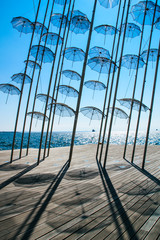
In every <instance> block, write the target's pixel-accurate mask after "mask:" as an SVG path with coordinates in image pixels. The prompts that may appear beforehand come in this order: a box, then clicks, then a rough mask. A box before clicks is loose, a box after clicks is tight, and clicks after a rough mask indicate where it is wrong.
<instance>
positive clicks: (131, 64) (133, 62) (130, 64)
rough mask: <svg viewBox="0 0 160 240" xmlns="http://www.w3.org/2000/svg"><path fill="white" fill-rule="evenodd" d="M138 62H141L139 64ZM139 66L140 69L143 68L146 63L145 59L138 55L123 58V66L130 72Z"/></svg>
mask: <svg viewBox="0 0 160 240" xmlns="http://www.w3.org/2000/svg"><path fill="white" fill-rule="evenodd" d="M138 60H139V63H138ZM137 64H138V67H139V68H142V67H143V66H144V64H145V62H144V61H143V58H141V57H138V56H137V55H134V54H126V55H124V56H123V57H122V62H121V66H123V67H125V68H128V69H129V70H131V69H136V68H137Z"/></svg>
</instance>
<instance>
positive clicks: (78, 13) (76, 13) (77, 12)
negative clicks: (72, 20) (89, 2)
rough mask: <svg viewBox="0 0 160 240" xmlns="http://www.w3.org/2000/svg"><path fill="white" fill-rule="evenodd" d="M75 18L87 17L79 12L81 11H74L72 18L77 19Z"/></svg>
mask: <svg viewBox="0 0 160 240" xmlns="http://www.w3.org/2000/svg"><path fill="white" fill-rule="evenodd" d="M75 16H83V17H87V15H86V14H84V13H83V12H81V11H79V10H74V11H73V13H72V17H75Z"/></svg>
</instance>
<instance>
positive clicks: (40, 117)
mask: <svg viewBox="0 0 160 240" xmlns="http://www.w3.org/2000/svg"><path fill="white" fill-rule="evenodd" d="M27 115H28V116H30V117H33V118H35V119H37V121H36V125H37V122H38V120H42V121H43V119H44V117H45V121H48V120H49V118H48V117H47V116H46V115H45V114H43V113H41V112H36V111H35V112H28V113H27ZM36 125H35V126H36Z"/></svg>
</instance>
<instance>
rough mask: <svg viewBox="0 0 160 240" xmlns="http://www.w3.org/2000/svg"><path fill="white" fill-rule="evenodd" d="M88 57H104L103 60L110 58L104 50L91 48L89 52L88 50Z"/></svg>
mask: <svg viewBox="0 0 160 240" xmlns="http://www.w3.org/2000/svg"><path fill="white" fill-rule="evenodd" d="M89 56H90V57H91V58H93V57H105V58H110V54H109V51H108V50H107V49H105V48H102V47H97V46H95V47H92V48H91V49H90V50H89Z"/></svg>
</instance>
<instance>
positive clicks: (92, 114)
mask: <svg viewBox="0 0 160 240" xmlns="http://www.w3.org/2000/svg"><path fill="white" fill-rule="evenodd" d="M80 112H81V113H82V114H83V115H84V116H85V117H88V118H89V119H90V123H91V121H92V120H100V119H101V118H102V116H103V113H102V111H101V110H100V109H99V108H96V107H92V106H87V107H83V108H81V109H80Z"/></svg>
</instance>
